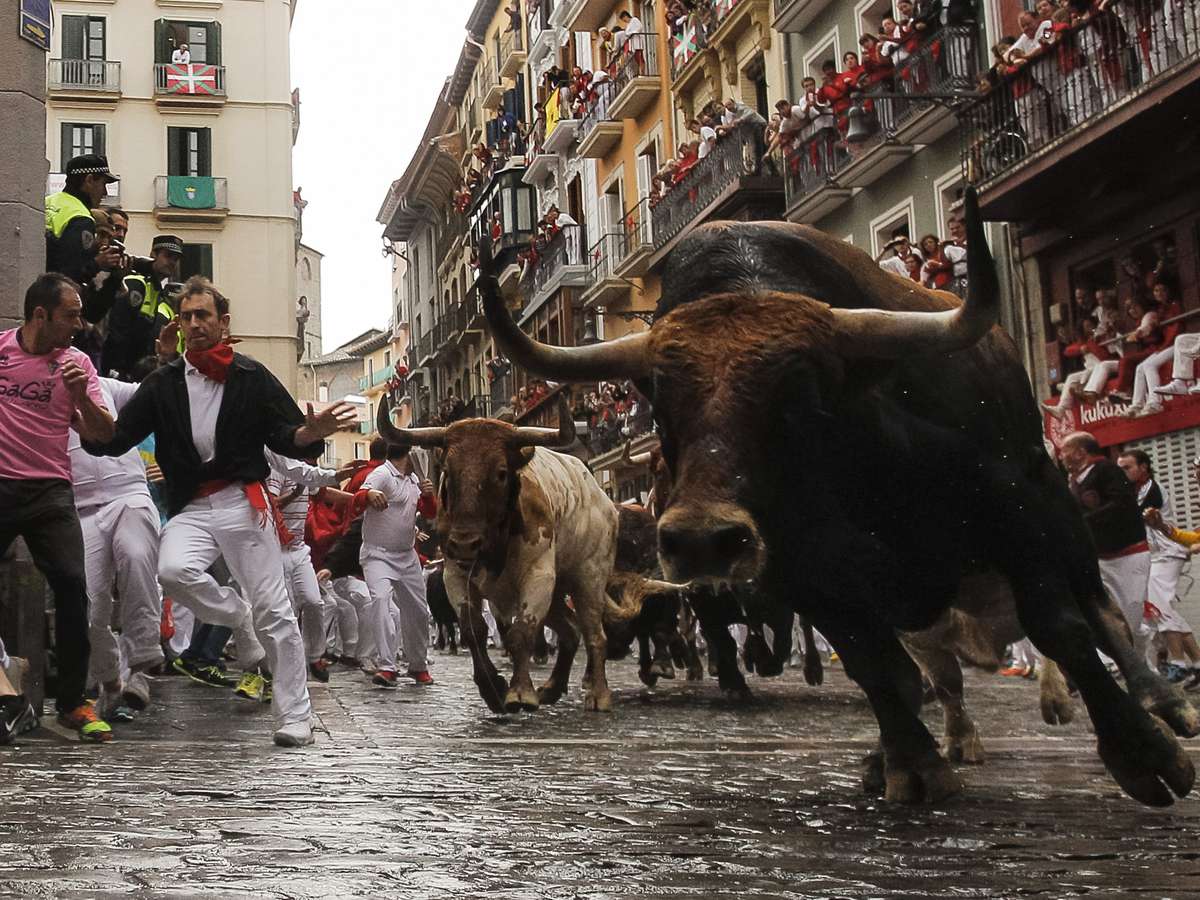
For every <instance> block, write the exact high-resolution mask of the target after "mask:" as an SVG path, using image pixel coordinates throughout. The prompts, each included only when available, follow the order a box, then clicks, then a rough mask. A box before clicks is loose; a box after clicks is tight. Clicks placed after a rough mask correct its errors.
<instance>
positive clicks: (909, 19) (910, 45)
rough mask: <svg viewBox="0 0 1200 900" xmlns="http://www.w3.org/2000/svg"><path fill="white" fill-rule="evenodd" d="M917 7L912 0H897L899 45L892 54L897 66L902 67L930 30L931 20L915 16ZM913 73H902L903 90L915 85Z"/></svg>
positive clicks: (901, 84)
mask: <svg viewBox="0 0 1200 900" xmlns="http://www.w3.org/2000/svg"><path fill="white" fill-rule="evenodd" d="M915 12H916V9H915V7H914V5H913V2H912V0H897V3H896V26H897V32H896V35H895V36H896V40H897V42H898V43H899V45H900V46H899V47H897V48H896V50H895V52H894V53H893V54H892V60H893V62H895V64H896V67H897V68H900V67H902V66H903V65H904V64H905V63H906V62H907V61H908V60H909V59H910V58H911V57H912V55H913V54H914V53H916V52H917V48H918V47H920V46H921V41H923V40H924V38H925V35H926V34H927V33H928V31H929V22H928V21H926V20H924V19H918V18H917V17H916V16H915ZM913 83H914V80H913V78H912V75H911V73H910V74H908V75H906V74H905V73H904V72H901V73H900V87H901V90H904V91H907V90H909V89H910V88H911V87H912V86H913Z"/></svg>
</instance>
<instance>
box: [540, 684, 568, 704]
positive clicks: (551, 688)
mask: <svg viewBox="0 0 1200 900" xmlns="http://www.w3.org/2000/svg"><path fill="white" fill-rule="evenodd" d="M565 693H566V687H565V686H564V685H561V684H559V683H558V682H556V681H554V680H553V679H551V680H550V681H547V682H546V683H545V684H543V685H542V686H541V687H540V688H538V692H537V696H538V703H540V704H542V706H549V705H550V704H552V703H557V702H558V701H559V700H561V699H562V695H563V694H565Z"/></svg>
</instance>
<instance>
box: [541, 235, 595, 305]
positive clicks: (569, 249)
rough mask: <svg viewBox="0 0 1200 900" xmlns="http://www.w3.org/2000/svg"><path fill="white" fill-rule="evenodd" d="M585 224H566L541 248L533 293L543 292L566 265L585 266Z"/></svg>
mask: <svg viewBox="0 0 1200 900" xmlns="http://www.w3.org/2000/svg"><path fill="white" fill-rule="evenodd" d="M586 264H587V261H586V260H585V259H584V253H583V226H581V225H564V226H562V228H560V229H559V231H558V233H557V234H555V235H554V237H553V238H551V239H550V242H549V243H547V244H546V246H545V247H544V248H543V249H541V251H540V252H539V255H538V259H537V263H536V265H535V267H534V270H533V294H534V295H535V296H536V295H537V294H539V293H541V292H542V291H543V290H544V289H545V288H546V286H547V285H548V284H549V283H550V282H551V281H552V280H553V279H554V276H555V275H557V274H559V273H560V272H561V271H562V270H563V269H564V268H565V267H566V266H583V265H586Z"/></svg>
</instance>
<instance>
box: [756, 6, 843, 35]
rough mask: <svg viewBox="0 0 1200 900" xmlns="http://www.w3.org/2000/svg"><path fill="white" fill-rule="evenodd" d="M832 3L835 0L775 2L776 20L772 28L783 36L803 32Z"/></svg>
mask: <svg viewBox="0 0 1200 900" xmlns="http://www.w3.org/2000/svg"><path fill="white" fill-rule="evenodd" d="M832 2H833V0H775V20H774V21H773V22H772V23H771V27H772V28H774V29H775V30H776V31H778V32H779V33H781V34H787V33H789V32H791V33H799V32H802V31H804V29H805V28H807V27H808V26H809V24H810V23H811V22H812V21H813V19H815V18H816V17H817V16H819V15H820V14H821V12H822V11H823V10H824V9H825V8H826V7H827V6H829V4H830V3H832Z"/></svg>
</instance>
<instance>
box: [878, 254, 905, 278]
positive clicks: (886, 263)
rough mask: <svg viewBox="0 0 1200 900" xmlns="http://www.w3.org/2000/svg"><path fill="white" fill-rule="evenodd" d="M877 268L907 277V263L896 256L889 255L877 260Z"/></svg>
mask: <svg viewBox="0 0 1200 900" xmlns="http://www.w3.org/2000/svg"><path fill="white" fill-rule="evenodd" d="M879 268H881V269H883V271H885V272H895V273H896V274H897V275H899V276H900V277H902V278H908V277H909V274H908V264H907V263H906V262H905V261H904V260H902V259H901V258H900V257H898V256H889V257H888V258H887V259H881V260H880V261H879Z"/></svg>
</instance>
